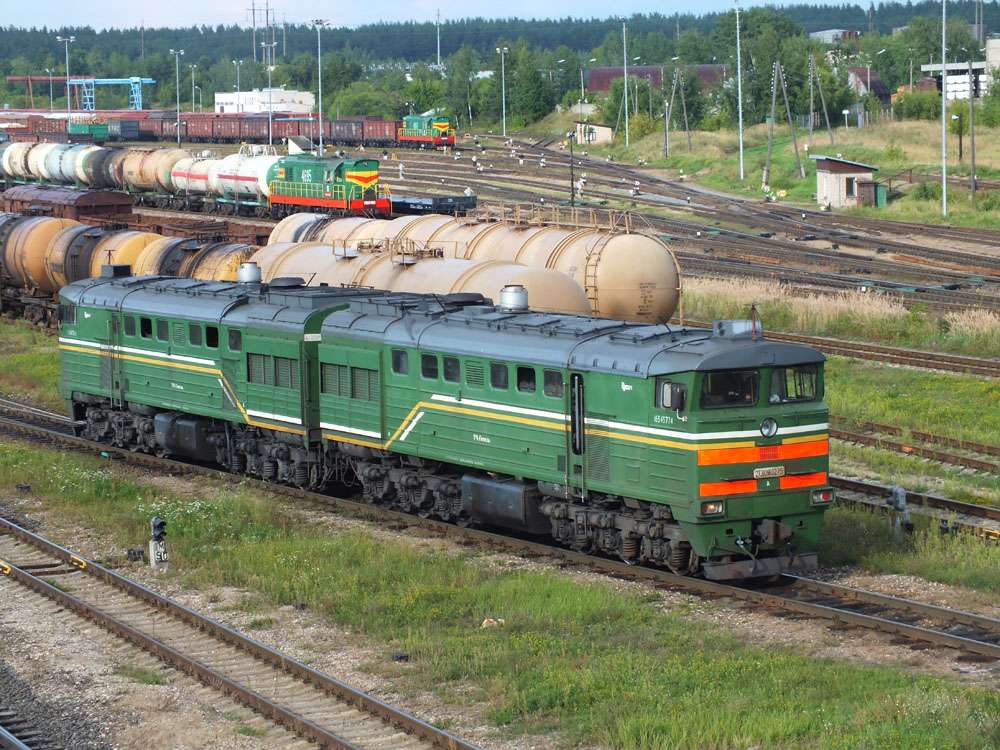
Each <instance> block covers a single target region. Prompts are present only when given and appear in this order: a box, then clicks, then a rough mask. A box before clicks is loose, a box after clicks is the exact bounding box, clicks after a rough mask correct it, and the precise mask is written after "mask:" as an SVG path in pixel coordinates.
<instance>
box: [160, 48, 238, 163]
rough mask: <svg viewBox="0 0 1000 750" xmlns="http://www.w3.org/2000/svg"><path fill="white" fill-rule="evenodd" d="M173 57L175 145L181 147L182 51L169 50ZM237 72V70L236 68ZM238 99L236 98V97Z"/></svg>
mask: <svg viewBox="0 0 1000 750" xmlns="http://www.w3.org/2000/svg"><path fill="white" fill-rule="evenodd" d="M170 54H171V55H173V56H174V74H175V76H176V79H175V84H174V88H175V89H176V93H177V145H178V146H180V145H181V56H182V55H183V54H184V50H182V49H179V50H170ZM237 70H239V68H237ZM237 98H238V97H237Z"/></svg>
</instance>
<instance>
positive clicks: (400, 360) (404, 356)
mask: <svg viewBox="0 0 1000 750" xmlns="http://www.w3.org/2000/svg"><path fill="white" fill-rule="evenodd" d="M392 371H393V372H394V373H396V374H397V375H407V374H408V373H409V372H410V356H409V354H408V353H407V352H404V351H403V350H402V349H393V350H392Z"/></svg>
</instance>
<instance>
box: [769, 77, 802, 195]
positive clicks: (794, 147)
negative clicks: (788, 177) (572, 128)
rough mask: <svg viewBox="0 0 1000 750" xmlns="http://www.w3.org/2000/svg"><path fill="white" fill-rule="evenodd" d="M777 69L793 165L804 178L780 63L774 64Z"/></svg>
mask: <svg viewBox="0 0 1000 750" xmlns="http://www.w3.org/2000/svg"><path fill="white" fill-rule="evenodd" d="M775 64H776V65H777V68H778V78H779V80H780V81H781V96H782V97H783V98H784V100H785V117H787V118H788V130H789V131H790V132H791V134H792V150H793V151H795V164H796V165H797V166H798V168H799V177H801V178H802V179H803V180H804V179H805V178H806V169H805V167H803V166H802V159H800V158H799V142H798V139H797V138H796V137H795V123H794V122H792V108H791V107H790V106H789V104H788V88H787V87H786V86H785V70H784V68H782V67H781V62H780V61H779V62H776V63H775Z"/></svg>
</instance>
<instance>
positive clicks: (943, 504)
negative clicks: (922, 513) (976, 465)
mask: <svg viewBox="0 0 1000 750" xmlns="http://www.w3.org/2000/svg"><path fill="white" fill-rule="evenodd" d="M830 484H832V485H833V486H834V487H837V488H838V489H842V490H849V491H851V492H857V493H860V494H863V495H871V496H874V497H890V496H891V495H892V491H893V488H892V487H889V486H887V485H884V484H879V483H877V482H866V481H863V480H861V479H848V478H846V477H836V476H831V477H830ZM906 502H907V503H909V504H912V505H922V506H924V507H927V508H936V509H938V510H946V511H950V512H952V513H961V514H963V515H966V516H974V517H976V518H984V519H987V520H990V521H998V522H1000V508H994V507H992V506H989V505H975V504H974V503H964V502H962V501H961V500H952V499H951V498H947V497H941V496H940V495H932V494H930V493H927V492H913V491H912V490H906Z"/></svg>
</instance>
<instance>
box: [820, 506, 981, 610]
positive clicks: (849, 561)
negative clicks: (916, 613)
mask: <svg viewBox="0 0 1000 750" xmlns="http://www.w3.org/2000/svg"><path fill="white" fill-rule="evenodd" d="M913 518H914V522H915V523H916V525H917V526H918V528H917V530H916V531H915V532H914V533H913V534H912V535H904V536H897V535H895V534H894V533H893V532H892V530H891V529H890V526H889V519H888V517H887V516H883V515H880V514H877V513H869V512H867V511H863V510H862V511H858V510H851V509H848V508H833V509H831V510H830V511H828V512H827V514H826V523H825V524H824V527H823V542H822V548H821V550H820V557H821V559H822V561H823V564H824V565H833V566H838V565H860V566H861V567H863V568H865V569H867V570H870V571H872V572H875V573H905V574H909V575H914V576H919V577H921V578H925V579H927V580H930V581H939V582H940V583H946V584H949V585H953V586H964V587H967V588H971V589H975V590H977V591H984V592H988V593H992V594H1000V575H997V571H998V570H1000V548H998V547H997V546H996V545H991V544H987V543H986V542H984V541H983V540H982V539H981V538H979V537H976V536H973V535H971V534H954V535H948V536H942V535H941V533H940V532H939V531H938V530H937V528H936V527H935V526H934V525H933V524H928V523H927V522H926V521H923V520H922V519H920V518H919V517H917V516H914V517H913Z"/></svg>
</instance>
